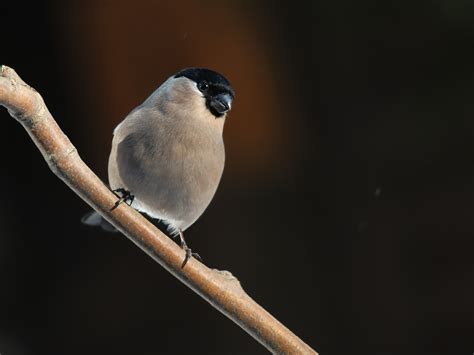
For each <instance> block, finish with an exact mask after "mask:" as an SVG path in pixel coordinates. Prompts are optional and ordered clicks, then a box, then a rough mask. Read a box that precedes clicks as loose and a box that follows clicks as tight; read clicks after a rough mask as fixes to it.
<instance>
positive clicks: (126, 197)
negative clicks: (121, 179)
mask: <svg viewBox="0 0 474 355" xmlns="http://www.w3.org/2000/svg"><path fill="white" fill-rule="evenodd" d="M112 192H113V193H114V195H115V196H117V197H118V198H119V199H118V200H117V201H115V204H114V206H113V207H112V208H111V209H110V210H111V211H113V210H115V209H116V208H117V207H118V206H120V204H121V203H123V202H125V203H126V204H127V205H129V206H131V205H132V203H133V200H134V199H135V196H134V195H132V194H131V193H130V191H128V190H125V189H123V188H120V189H115V190H112ZM119 194H120V195H119Z"/></svg>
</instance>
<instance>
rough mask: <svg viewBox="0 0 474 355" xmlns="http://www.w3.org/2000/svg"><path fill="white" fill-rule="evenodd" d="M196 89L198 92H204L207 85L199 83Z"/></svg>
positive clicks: (202, 82) (204, 82) (203, 82)
mask: <svg viewBox="0 0 474 355" xmlns="http://www.w3.org/2000/svg"><path fill="white" fill-rule="evenodd" d="M198 89H199V91H206V90H207V89H209V84H208V83H207V82H206V81H201V82H200V83H199V84H198Z"/></svg>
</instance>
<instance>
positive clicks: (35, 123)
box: [0, 66, 317, 354]
mask: <svg viewBox="0 0 474 355" xmlns="http://www.w3.org/2000/svg"><path fill="white" fill-rule="evenodd" d="M0 105H2V106H5V107H6V108H7V109H8V112H9V113H10V115H11V116H12V117H14V118H15V119H16V120H17V121H18V122H20V123H21V124H22V125H23V127H24V128H25V129H26V131H27V132H28V134H29V135H30V137H31V138H32V139H33V141H34V142H35V144H36V146H37V147H38V149H39V150H40V152H41V153H42V154H43V157H44V159H45V160H46V162H47V163H48V165H49V167H50V168H51V170H52V171H53V172H54V173H55V174H56V175H57V176H58V177H59V178H60V179H61V180H63V181H64V182H65V183H66V184H67V185H68V186H69V187H70V188H71V189H72V190H73V191H74V192H75V193H76V194H77V195H79V197H81V198H82V199H83V200H84V201H86V202H87V203H88V204H89V205H90V206H91V207H92V208H94V209H95V210H96V211H97V212H99V213H100V214H101V215H102V216H103V217H104V218H105V219H107V221H109V222H110V223H111V224H112V225H113V226H115V227H116V228H117V229H119V230H120V231H121V232H122V233H123V234H125V235H126V236H127V237H128V238H129V239H130V240H131V241H132V242H134V243H135V244H136V245H137V246H138V247H140V248H141V249H143V250H144V251H145V252H146V253H147V254H148V255H150V256H151V257H152V258H153V259H154V260H155V261H157V262H158V263H159V264H160V265H161V266H163V267H164V268H165V269H166V270H168V271H169V272H170V273H171V274H173V275H174V276H175V277H176V278H178V279H179V280H180V281H181V282H183V283H184V284H185V285H186V286H188V287H190V288H191V289H192V290H194V291H195V292H196V293H197V294H198V295H200V296H201V297H202V298H204V299H205V300H206V301H208V302H209V303H210V304H211V305H212V306H213V307H215V308H216V309H218V310H219V311H221V312H222V313H224V314H225V315H226V316H227V317H228V318H230V319H231V320H232V321H234V322H235V323H237V324H238V325H239V326H240V327H242V328H243V329H244V330H245V331H246V332H247V333H249V334H250V335H251V336H252V337H253V338H255V339H256V340H257V341H259V342H260V343H261V344H262V345H263V346H265V347H266V348H267V349H268V350H270V351H271V352H273V353H279V354H317V353H316V352H315V351H314V350H313V349H312V348H311V347H309V346H308V345H307V344H305V343H304V342H303V341H302V340H301V339H300V338H298V337H297V336H296V335H295V334H293V333H292V332H291V331H290V330H289V329H288V328H286V327H285V326H284V325H283V324H281V323H280V322H279V321H278V320H276V319H275V318H274V317H273V316H272V315H271V314H270V313H268V312H267V311H266V310H265V309H263V308H262V307H261V306H260V305H259V304H257V303H256V302H255V301H254V300H253V299H252V298H250V297H249V296H248V295H247V294H246V293H245V291H244V290H243V289H242V287H241V286H240V282H239V281H238V280H237V279H236V278H235V277H234V276H232V274H231V273H230V272H228V271H219V270H215V269H209V268H208V267H206V266H205V265H204V264H202V263H200V262H199V261H197V260H196V259H194V258H192V259H191V260H190V261H189V262H188V264H187V265H186V267H185V268H184V269H182V268H181V263H182V261H183V258H184V252H183V251H182V250H181V249H180V248H179V247H178V246H177V245H176V244H175V243H174V242H173V241H172V240H170V239H169V238H168V237H167V236H166V235H164V234H163V233H161V232H160V231H159V230H158V229H157V228H156V227H155V226H154V225H153V224H151V223H150V222H149V221H147V220H146V219H145V218H144V217H142V215H140V214H139V213H138V212H137V211H135V210H134V209H133V208H130V207H128V206H127V205H126V204H121V205H120V206H119V207H118V208H116V209H114V210H113V211H111V207H112V206H114V203H115V201H116V199H117V197H116V196H115V195H114V194H113V193H112V192H111V191H110V190H109V189H108V187H107V186H105V185H104V184H103V183H102V181H101V180H100V179H99V178H98V177H97V176H96V175H95V174H94V173H93V172H92V171H91V170H90V169H89V167H88V166H87V165H86V164H85V163H84V162H83V161H82V159H81V158H80V157H79V154H78V152H77V150H76V148H75V147H74V146H73V145H72V143H71V142H70V141H69V139H68V138H67V136H66V135H65V134H64V133H63V132H62V131H61V129H60V128H59V126H58V124H57V123H56V121H55V120H54V118H53V117H52V115H51V113H50V112H49V111H48V109H47V107H46V105H45V103H44V101H43V99H42V97H41V95H40V94H39V93H38V92H37V91H35V90H34V89H33V88H31V87H30V86H28V85H27V84H26V83H25V82H24V81H23V80H22V79H21V78H20V77H19V76H18V75H17V74H16V72H15V71H14V70H13V69H11V68H9V67H7V66H2V67H1V70H0Z"/></svg>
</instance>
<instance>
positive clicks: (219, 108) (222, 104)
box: [209, 94, 232, 117]
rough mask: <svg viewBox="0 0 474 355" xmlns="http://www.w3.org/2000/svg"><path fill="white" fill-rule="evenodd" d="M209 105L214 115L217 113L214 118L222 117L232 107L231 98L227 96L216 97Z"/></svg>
mask: <svg viewBox="0 0 474 355" xmlns="http://www.w3.org/2000/svg"><path fill="white" fill-rule="evenodd" d="M209 105H210V106H211V109H212V110H214V111H215V113H214V114H216V113H217V115H216V116H218V117H219V116H222V115H223V114H224V113H226V112H228V111H230V109H231V107H232V96H230V95H229V94H219V95H216V96H214V97H213V98H212V99H211V100H210V102H209Z"/></svg>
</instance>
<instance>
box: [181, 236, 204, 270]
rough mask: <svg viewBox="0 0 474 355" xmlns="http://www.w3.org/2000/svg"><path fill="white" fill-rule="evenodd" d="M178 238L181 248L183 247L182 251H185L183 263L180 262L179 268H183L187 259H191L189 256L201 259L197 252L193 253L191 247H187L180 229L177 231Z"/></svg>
mask: <svg viewBox="0 0 474 355" xmlns="http://www.w3.org/2000/svg"><path fill="white" fill-rule="evenodd" d="M179 240H180V242H181V249H183V250H184V252H185V253H186V255H185V257H184V260H183V264H181V269H182V268H184V266H185V265H186V264H187V262H188V260H189V259H191V257H193V258H196V259H197V260H199V261H202V259H201V257H200V256H199V254H198V253H193V251H192V250H191V248H189V247H188V246H187V244H186V241H185V240H184V235H183V232H182V231H181V230H180V231H179Z"/></svg>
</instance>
